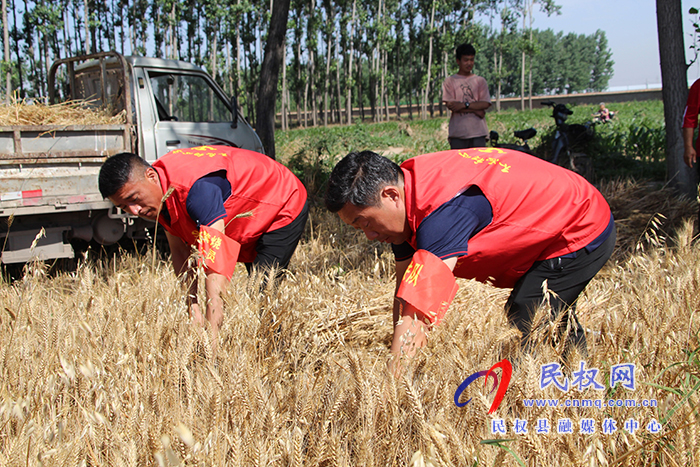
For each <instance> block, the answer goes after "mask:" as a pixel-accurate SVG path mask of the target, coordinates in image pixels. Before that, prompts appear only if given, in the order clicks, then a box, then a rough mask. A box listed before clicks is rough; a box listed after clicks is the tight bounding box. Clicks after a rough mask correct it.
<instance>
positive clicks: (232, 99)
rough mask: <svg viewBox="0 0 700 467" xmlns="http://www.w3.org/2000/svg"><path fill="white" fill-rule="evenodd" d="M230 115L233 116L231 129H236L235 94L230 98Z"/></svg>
mask: <svg viewBox="0 0 700 467" xmlns="http://www.w3.org/2000/svg"><path fill="white" fill-rule="evenodd" d="M231 113H232V114H233V120H231V128H238V99H237V98H236V95H235V94H234V95H233V96H231Z"/></svg>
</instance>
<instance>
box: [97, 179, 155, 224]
mask: <svg viewBox="0 0 700 467" xmlns="http://www.w3.org/2000/svg"><path fill="white" fill-rule="evenodd" d="M162 199H163V189H162V188H161V186H160V181H159V180H158V173H157V172H156V171H155V170H153V169H152V168H148V169H146V172H145V174H144V175H137V174H133V173H132V175H131V178H130V179H129V181H128V182H126V183H125V184H124V186H123V187H121V189H119V190H118V191H117V192H116V193H114V194H113V195H112V196H110V197H109V200H110V201H111V202H112V203H114V205H115V206H116V207H118V208H120V209H122V210H123V211H126V212H128V213H129V214H133V215H134V216H139V217H142V218H144V219H148V220H151V221H155V220H156V215H157V214H158V209H159V208H160V205H161V200H162Z"/></svg>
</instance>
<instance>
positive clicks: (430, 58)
mask: <svg viewBox="0 0 700 467" xmlns="http://www.w3.org/2000/svg"><path fill="white" fill-rule="evenodd" d="M434 21H435V0H433V6H432V8H431V11H430V40H429V41H428V79H427V80H426V82H425V90H424V91H423V92H424V94H423V108H422V109H421V118H422V119H424V120H425V119H426V118H428V94H429V93H430V68H431V67H432V65H433V22H434Z"/></svg>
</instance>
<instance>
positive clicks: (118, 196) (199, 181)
mask: <svg viewBox="0 0 700 467" xmlns="http://www.w3.org/2000/svg"><path fill="white" fill-rule="evenodd" d="M99 187H100V192H101V193H102V196H104V197H105V198H109V199H110V201H112V203H114V205H115V206H117V207H119V208H121V209H122V210H124V211H126V212H128V213H130V214H133V215H135V216H139V217H142V218H144V219H148V220H152V221H156V220H157V221H158V222H159V223H160V224H161V225H162V226H163V227H164V228H165V231H166V235H167V237H168V244H169V245H170V252H171V255H172V263H173V267H174V269H175V273H176V274H178V275H180V274H181V273H187V274H186V276H185V278H186V279H187V281H186V283H187V284H188V285H189V293H188V296H187V304H188V308H189V311H190V315H191V316H192V317H193V318H194V320H195V322H198V323H201V322H202V314H201V311H200V308H199V305H198V304H197V281H196V276H195V275H194V274H193V271H192V269H191V266H190V265H189V264H188V258H189V256H190V254H191V252H192V247H193V246H195V245H196V244H197V239H198V236H199V234H200V231H205V230H201V229H203V226H206V227H208V228H209V229H210V230H207V231H205V232H212V230H211V229H213V231H214V232H213V233H214V235H215V236H216V235H219V234H225V236H226V237H227V238H228V239H231V240H234V241H235V242H237V244H239V246H240V253H239V255H238V258H235V257H233V258H231V257H229V258H217V261H219V262H221V261H222V260H224V259H226V261H227V262H228V265H223V266H228V270H229V271H231V272H232V271H233V266H235V262H236V260H238V261H240V262H243V263H245V264H246V267H247V269H248V272H249V273H250V272H252V270H253V268H254V267H258V268H265V269H269V268H274V267H279V268H286V267H287V266H288V265H289V261H290V259H291V257H292V254H293V253H294V250H295V249H296V246H297V243H298V242H299V238H300V237H301V235H302V233H303V232H304V227H305V225H306V219H307V217H308V209H309V208H308V203H307V201H306V198H307V196H306V189H305V188H304V185H302V183H301V182H300V181H299V179H297V178H296V177H295V176H294V174H292V172H290V171H289V169H287V168H286V167H284V166H283V165H282V164H280V163H278V162H275V161H274V160H272V159H270V158H269V157H267V156H265V155H263V154H258V153H256V152H252V151H247V150H243V149H237V148H232V147H228V146H202V147H197V148H188V149H177V150H175V151H171V152H169V153H168V154H165V155H164V156H163V157H161V158H160V159H158V160H157V161H156V162H154V163H153V165H152V166H151V165H149V164H148V163H147V162H145V161H144V160H143V159H141V158H140V157H139V156H137V155H135V154H131V153H122V154H117V155H115V156H112V157H110V158H109V159H107V161H105V163H104V165H103V166H102V168H101V169H100V175H99ZM203 235H207V236H208V234H203ZM219 238H220V239H223V238H222V237H219ZM237 246H238V245H237ZM205 271H206V281H205V285H206V294H207V304H206V314H205V317H206V319H207V320H208V321H209V322H210V323H211V326H212V339H213V341H214V342H216V337H217V334H218V330H219V326H220V325H221V322H222V321H223V302H222V299H221V292H222V291H223V289H224V288H225V286H226V284H227V281H228V279H230V275H229V277H226V275H224V274H222V273H219V272H215V270H213V269H205ZM217 271H219V269H217Z"/></svg>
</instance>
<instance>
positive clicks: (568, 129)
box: [541, 101, 594, 180]
mask: <svg viewBox="0 0 700 467" xmlns="http://www.w3.org/2000/svg"><path fill="white" fill-rule="evenodd" d="M541 104H542V105H546V106H548V107H552V118H553V119H554V124H555V126H556V128H555V130H554V139H553V140H552V154H551V156H550V157H548V158H547V157H545V160H548V161H549V162H551V163H552V164H557V165H560V166H562V167H566V168H568V169H570V170H572V171H574V172H576V173H578V174H580V175H582V176H583V177H585V178H586V179H589V180H590V179H591V178H592V177H593V165H592V163H591V160H590V158H589V157H588V155H587V154H586V153H585V152H580V149H581V148H585V147H586V145H587V143H588V142H590V141H591V140H592V139H593V125H594V124H593V123H592V122H586V123H585V124H580V123H574V124H571V125H569V124H567V123H566V120H567V119H568V118H569V116H570V115H573V113H574V112H573V111H572V110H571V109H569V108H568V107H567V106H566V104H555V103H554V102H553V101H543V102H542V103H541ZM573 148H575V149H578V150H579V151H574V150H573Z"/></svg>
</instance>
